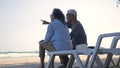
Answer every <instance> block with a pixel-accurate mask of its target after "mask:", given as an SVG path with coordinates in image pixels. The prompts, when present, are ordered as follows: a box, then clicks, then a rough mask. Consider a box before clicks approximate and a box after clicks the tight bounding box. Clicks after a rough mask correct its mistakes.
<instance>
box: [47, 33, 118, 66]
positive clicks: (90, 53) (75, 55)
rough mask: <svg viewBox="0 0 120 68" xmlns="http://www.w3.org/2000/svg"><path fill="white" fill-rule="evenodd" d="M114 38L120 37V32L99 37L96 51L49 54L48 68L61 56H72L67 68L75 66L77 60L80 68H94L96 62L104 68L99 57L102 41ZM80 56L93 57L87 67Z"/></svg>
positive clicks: (70, 51)
mask: <svg viewBox="0 0 120 68" xmlns="http://www.w3.org/2000/svg"><path fill="white" fill-rule="evenodd" d="M113 36H120V32H116V33H107V34H101V35H99V37H98V40H97V42H96V45H95V48H94V49H86V50H65V51H54V52H49V55H50V60H49V62H48V63H47V66H46V68H50V65H51V64H52V63H51V62H53V60H54V58H55V56H60V55H70V56H71V57H70V60H69V62H68V65H67V67H66V68H72V65H73V63H74V60H75V59H76V62H77V63H78V64H79V67H80V68H86V67H87V68H92V66H93V63H94V61H95V60H96V62H97V64H98V65H99V66H100V68H102V67H103V64H102V63H101V61H100V58H99V56H97V52H98V50H99V47H100V44H101V41H102V39H103V38H105V37H113ZM79 55H88V58H89V56H91V58H90V59H87V60H86V61H87V62H88V63H87V64H88V65H87V66H85V65H83V63H82V61H81V59H80V57H79Z"/></svg>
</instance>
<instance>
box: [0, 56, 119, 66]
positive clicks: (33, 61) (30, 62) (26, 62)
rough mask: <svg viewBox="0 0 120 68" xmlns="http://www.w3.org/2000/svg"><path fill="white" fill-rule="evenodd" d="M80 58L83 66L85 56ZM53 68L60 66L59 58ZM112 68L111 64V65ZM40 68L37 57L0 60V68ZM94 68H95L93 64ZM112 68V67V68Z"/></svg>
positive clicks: (56, 58) (103, 58) (47, 58)
mask: <svg viewBox="0 0 120 68" xmlns="http://www.w3.org/2000/svg"><path fill="white" fill-rule="evenodd" d="M105 57H106V55H101V56H100V58H101V59H102V62H104V60H105ZM80 58H81V59H82V61H83V64H84V62H85V59H86V56H80ZM116 58H118V56H114V62H115V63H116V62H117V60H118V59H116ZM48 60H49V57H48V56H46V57H45V64H46V63H47V62H48ZM54 65H55V68H57V67H58V66H59V65H61V64H60V60H59V57H55V64H54ZM111 66H112V64H111ZM39 67H40V61H39V57H37V56H36V57H19V58H18V57H17V58H16V57H15V58H14V57H12V58H8V59H2V60H0V68H39ZM73 68H78V65H77V63H74V65H73ZM94 68H97V67H96V65H95V64H94ZM112 68H114V67H112Z"/></svg>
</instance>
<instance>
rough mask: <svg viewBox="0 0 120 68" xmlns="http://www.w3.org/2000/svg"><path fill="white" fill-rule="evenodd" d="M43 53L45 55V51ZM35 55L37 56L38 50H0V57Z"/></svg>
mask: <svg viewBox="0 0 120 68" xmlns="http://www.w3.org/2000/svg"><path fill="white" fill-rule="evenodd" d="M45 55H47V51H46V53H45ZM36 56H39V52H38V51H26V52H0V59H4V58H13V57H36Z"/></svg>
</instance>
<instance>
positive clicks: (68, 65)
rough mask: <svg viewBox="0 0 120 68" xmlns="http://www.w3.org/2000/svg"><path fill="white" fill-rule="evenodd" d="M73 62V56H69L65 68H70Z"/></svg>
mask: <svg viewBox="0 0 120 68" xmlns="http://www.w3.org/2000/svg"><path fill="white" fill-rule="evenodd" d="M74 60H75V58H74V56H73V55H71V56H70V59H69V61H68V64H67V66H66V68H72V66H73V63H74Z"/></svg>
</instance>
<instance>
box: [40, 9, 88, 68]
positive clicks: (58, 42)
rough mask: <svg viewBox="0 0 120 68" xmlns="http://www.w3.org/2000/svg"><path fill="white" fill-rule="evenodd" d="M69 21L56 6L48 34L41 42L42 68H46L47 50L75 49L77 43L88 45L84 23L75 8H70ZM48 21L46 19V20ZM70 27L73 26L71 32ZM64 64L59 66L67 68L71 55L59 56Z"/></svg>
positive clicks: (67, 15)
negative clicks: (78, 18)
mask: <svg viewBox="0 0 120 68" xmlns="http://www.w3.org/2000/svg"><path fill="white" fill-rule="evenodd" d="M66 17H67V22H66V21H65V16H64V14H63V12H62V11H61V10H60V9H58V8H54V9H53V11H52V14H51V16H50V18H51V23H49V25H48V28H47V32H46V36H45V39H44V40H41V41H40V42H39V57H40V61H41V68H44V67H45V66H44V58H45V50H48V51H50V52H51V51H60V50H71V49H75V48H76V46H77V45H87V38H86V34H85V31H84V28H83V26H82V24H81V23H80V22H79V21H78V20H77V12H76V11H75V10H74V9H70V10H68V12H67V14H66ZM44 22H46V21H44ZM68 28H71V29H72V30H71V33H70V34H69V30H68ZM59 57H60V61H61V63H62V66H59V67H58V68H60V67H61V68H65V67H66V65H67V63H68V60H69V57H68V56H66V55H64V56H59Z"/></svg>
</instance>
